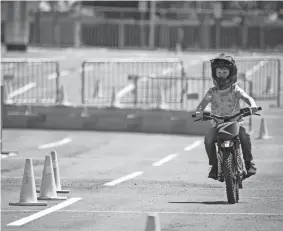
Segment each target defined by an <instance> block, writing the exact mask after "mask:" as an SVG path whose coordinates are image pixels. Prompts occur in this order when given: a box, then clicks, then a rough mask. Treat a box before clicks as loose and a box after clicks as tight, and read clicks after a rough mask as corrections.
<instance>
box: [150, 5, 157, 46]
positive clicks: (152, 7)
mask: <svg viewBox="0 0 283 231" xmlns="http://www.w3.org/2000/svg"><path fill="white" fill-rule="evenodd" d="M150 4H151V5H150V33H149V47H150V48H151V49H154V46H155V21H156V17H155V12H156V1H155V0H152V1H150Z"/></svg>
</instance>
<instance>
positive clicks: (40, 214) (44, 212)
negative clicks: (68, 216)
mask: <svg viewBox="0 0 283 231" xmlns="http://www.w3.org/2000/svg"><path fill="white" fill-rule="evenodd" d="M81 199H82V198H80V197H76V198H70V199H68V200H66V201H64V202H62V203H60V204H57V205H55V206H52V207H50V208H48V209H44V210H42V211H40V212H38V213H35V214H32V215H30V216H28V217H24V218H22V219H20V220H17V221H14V222H11V223H9V224H7V226H22V225H24V224H26V223H28V222H31V221H33V220H35V219H38V218H40V217H43V216H45V215H47V214H49V213H52V212H55V211H57V210H59V209H62V208H64V207H67V206H69V205H71V204H73V203H75V202H77V201H79V200H81Z"/></svg>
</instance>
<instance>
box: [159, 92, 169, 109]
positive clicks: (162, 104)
mask: <svg viewBox="0 0 283 231" xmlns="http://www.w3.org/2000/svg"><path fill="white" fill-rule="evenodd" d="M156 107H157V108H158V109H167V108H168V106H167V105H166V103H165V92H164V88H163V87H162V86H159V87H158V93H157V96H156Z"/></svg>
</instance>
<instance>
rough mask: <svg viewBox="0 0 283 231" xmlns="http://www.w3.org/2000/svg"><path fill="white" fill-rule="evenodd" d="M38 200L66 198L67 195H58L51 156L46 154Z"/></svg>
mask: <svg viewBox="0 0 283 231" xmlns="http://www.w3.org/2000/svg"><path fill="white" fill-rule="evenodd" d="M39 192H40V195H39V197H38V198H37V199H38V200H66V199H67V197H58V195H57V192H56V185H55V178H54V172H53V165H52V161H51V156H50V155H47V156H45V162H44V168H43V173H42V181H41V186H40V191H39Z"/></svg>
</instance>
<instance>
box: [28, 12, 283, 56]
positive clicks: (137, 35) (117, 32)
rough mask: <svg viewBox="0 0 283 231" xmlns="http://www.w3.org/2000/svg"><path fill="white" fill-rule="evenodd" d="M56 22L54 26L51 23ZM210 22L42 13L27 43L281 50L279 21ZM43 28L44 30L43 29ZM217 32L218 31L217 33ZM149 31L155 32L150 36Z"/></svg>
mask: <svg viewBox="0 0 283 231" xmlns="http://www.w3.org/2000/svg"><path fill="white" fill-rule="evenodd" d="M55 24H56V27H55V26H54V25H55ZM219 27H220V28H219V30H217V29H216V25H215V23H214V22H213V21H200V20H197V21H191V20H182V21H178V20H175V21H174V20H163V19H159V20H157V21H156V22H155V24H154V27H153V29H150V28H151V24H150V22H149V21H143V22H139V21H134V20H113V19H112V20H111V19H109V20H106V19H96V20H93V18H92V17H83V16H82V17H80V18H76V17H71V18H70V17H69V18H68V17H67V16H60V17H56V21H55V19H53V18H52V17H50V16H49V17H48V16H44V15H42V16H41V18H40V20H35V21H34V22H33V23H32V24H31V27H30V28H31V29H30V43H31V44H33V45H50V46H62V47H64V46H74V47H79V46H85V45H86V46H98V47H99V46H103V47H104V46H105V47H115V48H117V47H119V48H131V47H134V48H164V49H175V48H176V45H177V44H178V43H180V46H181V47H182V48H183V49H197V50H200V49H248V50H262V51H266V50H268V49H269V50H274V51H278V50H281V51H282V47H283V42H282V41H283V34H282V33H281V31H282V28H283V25H282V23H279V22H278V23H268V24H267V23H266V24H265V23H258V24H244V25H239V24H237V23H234V22H232V21H231V22H227V23H221V24H220V25H219ZM43 28H44V29H43ZM216 31H217V33H216ZM218 32H219V33H218ZM151 33H154V34H153V35H151Z"/></svg>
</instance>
